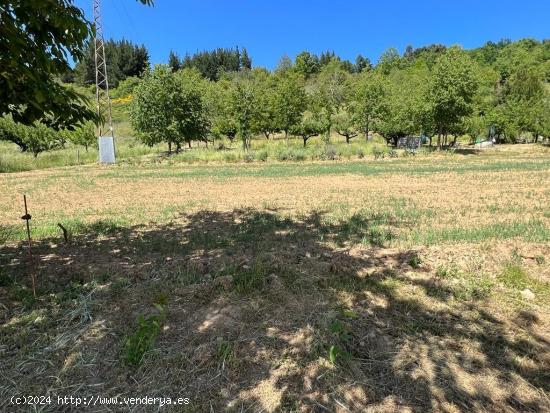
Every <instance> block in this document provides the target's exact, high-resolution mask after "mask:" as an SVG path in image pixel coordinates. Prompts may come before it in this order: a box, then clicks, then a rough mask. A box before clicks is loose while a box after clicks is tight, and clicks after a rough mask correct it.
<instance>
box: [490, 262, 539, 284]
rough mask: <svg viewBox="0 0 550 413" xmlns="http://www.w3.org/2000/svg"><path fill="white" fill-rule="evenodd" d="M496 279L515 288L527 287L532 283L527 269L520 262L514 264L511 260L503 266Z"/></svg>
mask: <svg viewBox="0 0 550 413" xmlns="http://www.w3.org/2000/svg"><path fill="white" fill-rule="evenodd" d="M498 279H499V281H500V282H502V283H503V284H504V285H505V286H506V287H508V288H513V289H517V290H522V289H524V288H527V287H528V286H529V285H530V284H531V283H532V280H531V277H530V276H529V274H527V271H526V270H525V269H524V268H523V267H522V266H521V265H520V264H516V263H514V262H513V261H511V262H509V263H507V264H506V265H505V266H504V268H503V270H502V272H501V273H500V274H499V276H498Z"/></svg>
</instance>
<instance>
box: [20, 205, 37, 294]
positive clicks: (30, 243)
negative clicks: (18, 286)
mask: <svg viewBox="0 0 550 413" xmlns="http://www.w3.org/2000/svg"><path fill="white" fill-rule="evenodd" d="M23 203H24V204H25V215H23V216H22V217H21V219H23V220H25V221H26V223H27V240H28V241H29V269H30V273H31V280H32V294H33V296H34V298H36V281H35V277H34V265H33V259H32V241H31V228H30V226H29V221H30V220H31V218H32V217H31V214H29V211H28V210H27V195H23Z"/></svg>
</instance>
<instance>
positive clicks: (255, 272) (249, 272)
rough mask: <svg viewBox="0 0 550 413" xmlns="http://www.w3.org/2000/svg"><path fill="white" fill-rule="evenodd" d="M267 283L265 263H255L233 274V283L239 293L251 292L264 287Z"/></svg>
mask: <svg viewBox="0 0 550 413" xmlns="http://www.w3.org/2000/svg"><path fill="white" fill-rule="evenodd" d="M266 283H267V271H266V268H265V266H264V265H262V264H260V263H255V264H254V265H253V266H252V267H250V268H244V269H241V270H239V271H237V272H236V273H235V274H234V275H233V285H234V287H235V291H237V293H239V294H243V295H244V294H250V293H252V292H255V291H261V290H263V289H264V287H265V286H266Z"/></svg>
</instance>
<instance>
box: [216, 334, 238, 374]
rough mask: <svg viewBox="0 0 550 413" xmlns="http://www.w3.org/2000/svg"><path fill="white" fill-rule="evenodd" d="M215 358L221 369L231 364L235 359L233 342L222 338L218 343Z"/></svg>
mask: <svg viewBox="0 0 550 413" xmlns="http://www.w3.org/2000/svg"><path fill="white" fill-rule="evenodd" d="M216 358H217V359H218V363H219V366H220V369H222V370H223V369H225V367H226V366H231V365H233V364H234V363H235V362H236V360H237V355H236V353H235V346H234V344H233V343H232V342H230V341H227V340H222V341H221V342H220V343H219V344H218V349H217V352H216Z"/></svg>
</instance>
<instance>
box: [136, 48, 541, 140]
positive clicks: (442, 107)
mask: <svg viewBox="0 0 550 413" xmlns="http://www.w3.org/2000/svg"><path fill="white" fill-rule="evenodd" d="M488 47H492V46H488ZM526 47H527V48H531V51H530V52H529V53H527V55H528V56H531V57H532V55H533V47H535V48H538V50H539V51H538V52H537V53H538V54H539V56H538V57H536V59H538V60H535V61H533V59H529V58H524V59H523V60H522V61H521V64H519V63H518V65H517V66H515V67H512V66H510V65H502V66H499V65H498V64H497V63H498V62H501V61H502V60H503V59H502V58H501V56H500V55H499V56H497V57H496V58H494V61H493V65H492V64H487V63H484V62H483V61H480V59H478V58H476V56H475V55H473V54H472V52H467V51H464V50H462V49H460V48H459V47H452V48H445V47H443V46H437V45H436V46H432V47H427V48H422V49H416V50H413V49H407V50H406V52H405V54H404V55H403V56H401V55H399V54H398V53H397V51H395V50H394V49H389V50H388V51H387V52H385V53H384V55H383V56H382V57H381V59H380V61H379V63H378V65H377V66H376V67H375V68H372V67H371V66H370V64H367V63H366V64H365V65H364V66H363V68H362V69H361V70H360V71H359V70H354V71H351V72H350V70H349V68H348V67H347V65H346V64H345V63H344V62H343V61H342V60H341V59H339V58H337V57H336V56H332V57H331V60H330V61H329V62H328V63H323V64H322V65H321V64H320V63H319V64H318V63H317V61H318V60H319V59H315V58H312V55H311V54H308V53H307V52H304V53H301V54H299V55H298V56H297V57H296V60H295V61H294V62H290V63H289V62H286V63H284V64H279V66H278V67H277V69H276V70H275V71H274V72H269V71H267V70H265V69H260V68H256V69H253V70H248V69H246V70H242V69H241V70H240V71H239V72H236V71H233V72H230V73H227V72H224V73H222V74H221V76H220V79H219V80H218V81H216V82H214V81H209V80H208V79H206V78H204V77H203V76H201V73H200V72H199V71H197V70H193V69H182V70H178V71H174V70H173V68H170V67H168V66H157V67H155V68H154V70H153V71H152V72H150V73H148V74H147V75H146V76H145V78H144V79H143V80H142V81H141V82H140V84H139V85H138V87H137V89H136V91H135V94H134V102H133V105H132V121H133V125H134V128H135V129H136V131H137V132H138V135H139V136H140V137H141V138H142V139H143V141H144V142H145V143H147V144H155V143H159V142H161V141H166V142H168V144H169V145H170V146H172V145H175V147H176V149H178V148H181V145H182V144H183V143H184V142H185V143H190V142H191V141H192V140H201V141H206V142H208V141H209V140H210V141H211V140H213V139H215V138H217V137H221V136H225V137H227V138H229V139H230V140H233V139H236V138H239V139H240V140H241V141H242V143H243V146H244V147H245V148H247V147H249V146H250V140H251V138H252V137H253V136H255V135H263V136H265V137H266V138H269V137H271V136H272V135H273V134H274V133H277V132H281V133H283V134H284V135H285V137H286V138H287V139H288V137H289V136H296V137H300V138H301V139H302V140H303V143H304V145H306V144H307V141H308V139H310V138H311V137H312V136H317V135H321V136H322V137H323V139H329V137H330V135H331V133H332V132H336V133H338V134H340V135H342V136H343V137H345V139H346V142H348V143H349V142H350V141H351V140H352V139H353V138H355V137H357V136H360V135H363V136H365V138H367V139H368V136H369V133H372V132H377V133H379V134H380V135H382V136H383V137H385V138H386V139H387V140H388V142H391V143H394V144H396V143H397V141H398V139H399V138H401V137H404V136H410V135H419V134H423V135H426V136H428V137H429V138H430V144H432V138H433V137H436V138H437V144H438V146H443V145H448V144H450V143H451V142H452V141H451V139H452V140H456V138H457V136H460V135H464V134H469V135H470V136H472V137H488V135H494V136H495V137H496V138H497V139H499V140H500V141H513V140H515V139H516V138H517V137H518V136H520V135H521V134H524V133H530V134H531V135H532V136H534V137H535V140H537V139H538V137H539V136H546V137H548V136H550V119H549V117H550V99H549V93H548V90H547V87H548V86H547V84H546V83H545V79H546V78H545V76H546V72H545V68H546V66H545V64H546V62H547V61H550V56H549V57H548V58H547V57H545V56H544V53H543V52H544V50H546V49H545V48H548V44H547V43H542V44H541V43H536V44H535V45H534V46H533V45H531V44H530V43H529V42H527V43H521V42H518V43H507V44H506V45H505V46H503V47H502V48H501V49H502V50H501V52H502V53H505V54H506V55H507V56H515V55H516V54H519V55H522V56H524V57H525V53H523V52H522V50H524V49H525V48H526ZM509 48H515V49H517V50H515V51H513V50H512V51H510V50H508V49H509ZM518 51H519V52H518ZM537 53H535V55H536V54H537ZM480 55H483V53H480ZM540 55H542V56H540ZM504 60H505V59H504ZM535 62H539V63H540V62H542V63H541V64H537V63H535ZM501 69H502V70H501Z"/></svg>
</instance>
